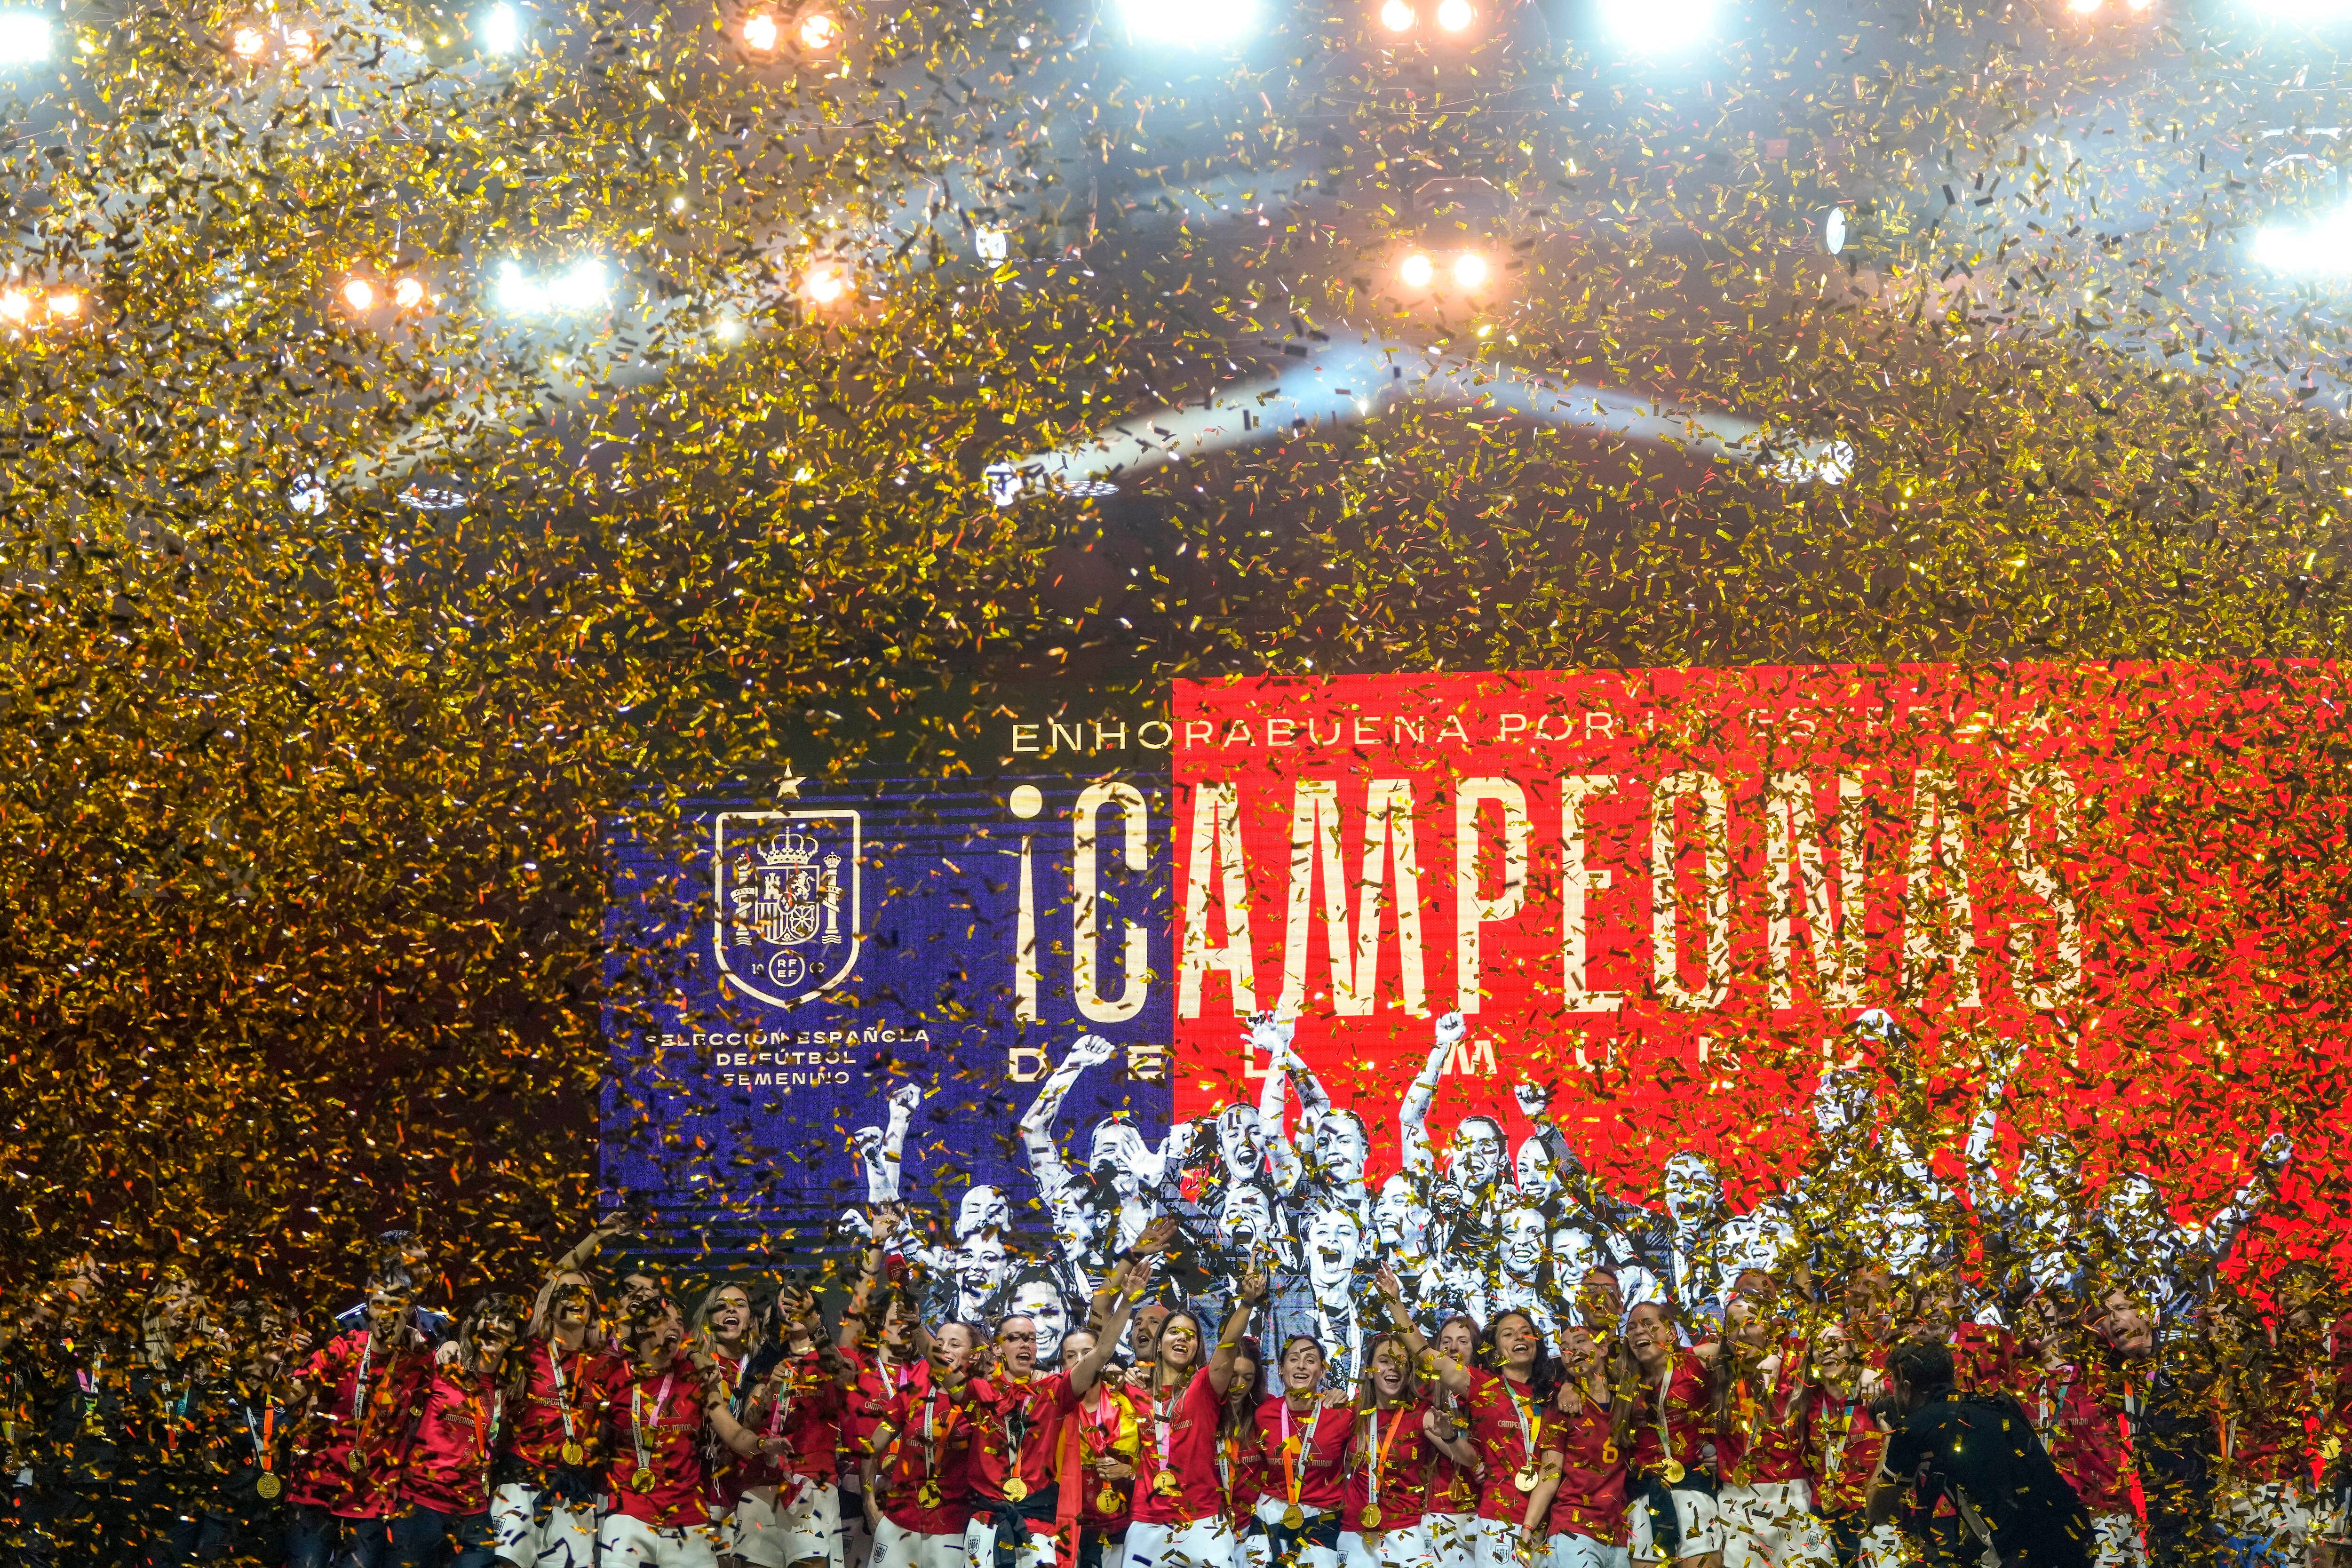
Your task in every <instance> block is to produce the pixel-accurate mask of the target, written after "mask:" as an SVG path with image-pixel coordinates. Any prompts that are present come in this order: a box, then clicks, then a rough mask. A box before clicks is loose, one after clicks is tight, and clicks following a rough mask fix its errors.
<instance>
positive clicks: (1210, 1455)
mask: <svg viewBox="0 0 2352 1568" xmlns="http://www.w3.org/2000/svg"><path fill="white" fill-rule="evenodd" d="M1138 1405H1139V1416H1140V1418H1141V1423H1142V1428H1143V1432H1142V1436H1143V1451H1142V1453H1141V1455H1140V1456H1139V1458H1140V1459H1141V1463H1139V1464H1138V1465H1137V1466H1136V1476H1137V1479H1136V1486H1135V1506H1134V1510H1133V1517H1134V1520H1135V1522H1136V1523H1138V1524H1190V1523H1192V1521H1194V1520H1199V1519H1213V1518H1215V1517H1216V1516H1217V1515H1218V1514H1220V1513H1222V1512H1223V1511H1224V1509H1225V1482H1224V1479H1223V1476H1221V1474H1220V1473H1219V1468H1218V1460H1219V1459H1220V1458H1225V1459H1226V1463H1227V1468H1229V1469H1233V1470H1235V1471H1237V1470H1238V1469H1239V1468H1240V1467H1239V1466H1237V1465H1234V1463H1233V1461H1232V1458H1231V1457H1230V1456H1221V1455H1220V1454H1219V1453H1218V1443H1217V1438H1218V1432H1217V1422H1218V1417H1219V1416H1220V1415H1223V1411H1224V1400H1223V1398H1222V1397H1220V1396H1219V1394H1218V1393H1217V1390H1216V1387H1215V1385H1214V1384H1212V1383H1210V1381H1209V1369H1208V1368H1207V1367H1202V1368H1201V1369H1200V1370H1199V1371H1198V1372H1195V1373H1193V1374H1192V1381H1191V1382H1190V1383H1188V1384H1185V1385H1184V1387H1183V1388H1182V1390H1181V1391H1178V1390H1174V1389H1163V1390H1162V1391H1160V1394H1159V1396H1158V1398H1156V1399H1154V1398H1153V1397H1151V1396H1150V1394H1149V1393H1148V1392H1146V1393H1144V1394H1141V1396H1140V1397H1139V1400H1138ZM1162 1471H1166V1472H1168V1473H1169V1474H1170V1475H1171V1478H1172V1479H1173V1484H1174V1486H1175V1493H1174V1495H1173V1496H1171V1495H1170V1494H1169V1493H1168V1491H1167V1490H1166V1489H1165V1488H1163V1487H1162V1486H1161V1485H1160V1482H1159V1481H1158V1480H1157V1479H1156V1478H1157V1477H1158V1476H1159V1475H1160V1472H1162Z"/></svg>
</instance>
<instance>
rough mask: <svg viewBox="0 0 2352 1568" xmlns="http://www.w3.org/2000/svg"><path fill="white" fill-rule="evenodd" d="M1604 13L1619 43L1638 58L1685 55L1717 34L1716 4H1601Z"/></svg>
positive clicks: (1705, 0) (1617, 0) (1604, 0)
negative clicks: (1637, 55)
mask: <svg viewBox="0 0 2352 1568" xmlns="http://www.w3.org/2000/svg"><path fill="white" fill-rule="evenodd" d="M1601 16H1602V19H1603V20H1604V21H1605V22H1606V23H1607V24H1608V26H1609V30H1610V31H1611V32H1612V33H1613V34H1615V35H1616V36H1617V41H1618V42H1620V43H1622V44H1623V45H1624V46H1625V47H1628V48H1630V49H1633V51H1634V52H1635V53H1637V54H1643V55H1679V54H1685V53H1687V52H1688V51H1690V50H1692V49H1694V48H1696V47H1698V46H1699V45H1701V44H1703V43H1705V42H1706V39H1707V37H1709V36H1710V35H1711V34H1712V33H1713V32H1714V31H1715V5H1714V0H1664V4H1660V3H1657V0H1601Z"/></svg>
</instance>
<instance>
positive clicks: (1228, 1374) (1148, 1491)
mask: <svg viewBox="0 0 2352 1568" xmlns="http://www.w3.org/2000/svg"><path fill="white" fill-rule="evenodd" d="M1265 1292H1266V1280H1265V1275H1264V1274H1262V1273H1259V1272H1257V1271H1255V1270H1252V1271H1251V1272H1250V1273H1248V1274H1247V1275H1244V1277H1243V1279H1242V1282H1241V1289H1240V1291H1239V1292H1238V1293H1237V1296H1236V1299H1235V1300H1234V1306H1233V1310H1231V1311H1230V1312H1228V1313H1227V1314H1226V1315H1225V1321H1224V1323H1223V1326H1222V1328H1221V1330H1220V1331H1219V1333H1218V1335H1217V1342H1216V1345H1215V1347H1214V1348H1213V1349H1208V1350H1206V1353H1205V1354H1204V1353H1203V1352H1204V1347H1203V1346H1202V1342H1201V1339H1202V1335H1201V1322H1200V1320H1199V1319H1197V1318H1195V1317H1194V1316H1193V1315H1192V1313H1190V1312H1181V1311H1180V1312H1171V1313H1170V1314H1169V1315H1168V1318H1167V1320H1166V1321H1164V1322H1162V1323H1161V1324H1160V1349H1159V1358H1158V1359H1157V1360H1156V1361H1154V1362H1153V1363H1152V1366H1151V1376H1150V1381H1148V1382H1147V1383H1146V1384H1144V1385H1143V1387H1142V1388H1141V1389H1139V1391H1138V1392H1139V1394H1140V1395H1141V1403H1142V1404H1143V1405H1144V1406H1145V1412H1144V1419H1145V1428H1144V1432H1143V1443H1142V1449H1141V1454H1140V1458H1141V1460H1142V1464H1141V1466H1140V1467H1139V1469H1140V1476H1139V1479H1138V1483H1137V1487H1136V1499H1135V1513H1134V1521H1133V1522H1132V1523H1130V1524H1129V1526H1128V1528H1127V1559H1126V1561H1127V1564H1128V1568H1229V1565H1230V1564H1231V1563H1233V1562H1234V1552H1235V1550H1236V1542H1235V1540H1234V1524H1233V1517H1232V1514H1231V1511H1230V1510H1231V1507H1232V1490H1233V1488H1234V1484H1235V1482H1236V1480H1237V1478H1236V1477H1235V1476H1234V1466H1233V1464H1232V1460H1231V1457H1230V1455H1229V1454H1228V1453H1227V1452H1226V1451H1225V1444H1224V1442H1223V1439H1224V1438H1225V1436H1227V1434H1226V1432H1225V1430H1224V1416H1225V1408H1226V1406H1225V1398H1226V1393H1227V1391H1228V1390H1229V1389H1231V1388H1232V1387H1233V1386H1234V1382H1235V1368H1236V1364H1237V1363H1238V1362H1239V1361H1240V1359H1241V1357H1240V1353H1239V1352H1240V1350H1241V1341H1242V1330H1243V1329H1244V1327H1246V1326H1247V1325H1248V1323H1249V1318H1250V1314H1251V1313H1252V1312H1253V1311H1255V1310H1256V1309H1257V1308H1258V1307H1259V1306H1261V1305H1262V1304H1263V1303H1264V1302H1265ZM1142 1478H1149V1479H1142Z"/></svg>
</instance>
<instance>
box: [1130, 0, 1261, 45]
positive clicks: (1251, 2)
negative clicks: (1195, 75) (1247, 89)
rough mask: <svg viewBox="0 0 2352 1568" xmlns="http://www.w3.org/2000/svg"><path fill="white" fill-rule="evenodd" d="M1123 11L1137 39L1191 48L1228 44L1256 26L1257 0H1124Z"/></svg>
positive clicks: (1131, 31)
mask: <svg viewBox="0 0 2352 1568" xmlns="http://www.w3.org/2000/svg"><path fill="white" fill-rule="evenodd" d="M1124 10H1125V11H1126V15H1127V30H1128V31H1129V33H1130V34H1132V35H1134V37H1137V38H1139V39H1142V40H1145V41H1147V42H1150V43H1155V44H1178V45H1181V46H1183V47H1188V48H1213V47H1216V46H1218V45H1220V44H1229V43H1232V42H1234V40H1236V39H1238V38H1240V37H1243V36H1244V35H1245V34H1247V33H1249V32H1250V31H1252V30H1253V29H1254V28H1255V26H1257V4H1256V0H1198V3H1197V4H1194V5H1170V4H1169V3H1168V0H1125V5H1124Z"/></svg>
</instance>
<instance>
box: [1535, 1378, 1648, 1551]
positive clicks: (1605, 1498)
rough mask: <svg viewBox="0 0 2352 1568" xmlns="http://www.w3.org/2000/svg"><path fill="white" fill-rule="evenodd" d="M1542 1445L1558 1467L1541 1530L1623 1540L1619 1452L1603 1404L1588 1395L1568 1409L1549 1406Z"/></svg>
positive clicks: (1605, 1541)
mask: <svg viewBox="0 0 2352 1568" xmlns="http://www.w3.org/2000/svg"><path fill="white" fill-rule="evenodd" d="M1543 1448H1544V1453H1545V1454H1546V1456H1548V1457H1549V1460H1550V1462H1551V1463H1552V1464H1553V1465H1555V1466H1557V1467H1558V1468H1559V1490H1558V1491H1556V1492H1554V1493H1553V1494H1552V1498H1551V1517H1550V1518H1549V1521H1546V1525H1545V1530H1546V1533H1548V1534H1551V1535H1580V1536H1583V1537H1584V1538H1585V1539H1586V1540H1588V1541H1598V1542H1601V1543H1602V1544H1603V1545H1607V1546H1622V1545H1623V1544H1625V1542H1626V1541H1627V1540H1628V1539H1629V1538H1628V1536H1627V1534H1626V1530H1625V1456H1624V1454H1623V1452H1622V1451H1621V1449H1620V1448H1619V1447H1618V1445H1617V1442H1616V1439H1615V1436H1613V1434H1612V1431H1611V1429H1610V1425H1609V1407H1608V1406H1607V1405H1598V1404H1595V1403H1594V1402H1593V1401H1592V1400H1591V1398H1589V1397H1588V1398H1586V1399H1585V1400H1584V1401H1583V1404H1582V1407H1581V1408H1580V1409H1578V1410H1576V1411H1574V1412H1572V1413H1571V1412H1568V1411H1562V1410H1558V1409H1555V1410H1553V1411H1552V1413H1551V1417H1550V1419H1549V1421H1547V1422H1546V1423H1545V1424H1544V1437H1543Z"/></svg>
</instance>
